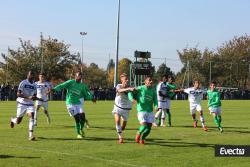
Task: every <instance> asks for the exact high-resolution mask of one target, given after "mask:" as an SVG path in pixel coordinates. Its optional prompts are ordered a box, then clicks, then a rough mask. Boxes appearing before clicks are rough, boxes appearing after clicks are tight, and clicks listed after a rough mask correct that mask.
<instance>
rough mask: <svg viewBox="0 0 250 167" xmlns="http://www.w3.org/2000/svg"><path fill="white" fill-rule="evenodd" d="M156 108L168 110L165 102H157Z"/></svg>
mask: <svg viewBox="0 0 250 167" xmlns="http://www.w3.org/2000/svg"><path fill="white" fill-rule="evenodd" d="M158 108H161V109H169V104H168V102H167V101H158Z"/></svg>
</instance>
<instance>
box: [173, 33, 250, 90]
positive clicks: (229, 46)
mask: <svg viewBox="0 0 250 167" xmlns="http://www.w3.org/2000/svg"><path fill="white" fill-rule="evenodd" d="M177 52H178V54H179V57H180V60H181V62H182V63H183V65H184V67H183V69H182V70H181V72H180V73H178V74H177V76H178V77H182V78H183V77H184V74H183V73H185V71H187V73H188V74H189V76H190V78H191V79H194V78H199V79H200V80H201V81H202V82H203V83H204V84H205V85H208V83H209V78H210V63H211V79H212V80H217V81H218V82H219V83H220V84H221V85H223V86H228V87H240V88H244V89H245V88H247V86H248V85H249V81H250V80H249V76H250V73H249V64H250V36H248V35H244V36H240V37H234V38H233V39H232V40H230V41H228V42H226V43H224V44H222V46H220V47H218V48H217V49H216V50H215V51H211V50H209V49H207V48H206V49H205V50H204V51H203V52H202V51H200V50H199V49H198V48H185V49H183V50H178V51H177ZM188 62H189V71H188ZM177 80H178V81H179V82H180V81H181V79H180V78H178V79H177ZM248 88H249V87H248Z"/></svg>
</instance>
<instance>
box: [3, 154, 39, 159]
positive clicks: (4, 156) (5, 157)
mask: <svg viewBox="0 0 250 167" xmlns="http://www.w3.org/2000/svg"><path fill="white" fill-rule="evenodd" d="M7 158H27V159H33V158H40V157H29V156H27V157H24V156H13V155H0V159H7Z"/></svg>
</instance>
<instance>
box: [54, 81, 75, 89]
mask: <svg viewBox="0 0 250 167" xmlns="http://www.w3.org/2000/svg"><path fill="white" fill-rule="evenodd" d="M72 81H73V80H68V81H66V82H63V83H61V84H59V85H57V86H56V87H54V88H53V89H51V90H52V91H60V90H62V89H64V88H68V87H69V86H70V85H71V83H72Z"/></svg>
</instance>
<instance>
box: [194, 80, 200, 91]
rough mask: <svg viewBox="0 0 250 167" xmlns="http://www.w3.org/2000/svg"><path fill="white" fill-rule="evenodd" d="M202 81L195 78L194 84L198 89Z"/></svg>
mask: <svg viewBox="0 0 250 167" xmlns="http://www.w3.org/2000/svg"><path fill="white" fill-rule="evenodd" d="M200 84H201V83H200V81H199V80H198V79H195V80H194V82H193V85H194V87H195V88H196V89H198V88H199V87H200Z"/></svg>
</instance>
